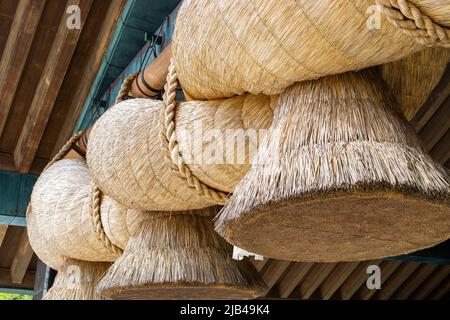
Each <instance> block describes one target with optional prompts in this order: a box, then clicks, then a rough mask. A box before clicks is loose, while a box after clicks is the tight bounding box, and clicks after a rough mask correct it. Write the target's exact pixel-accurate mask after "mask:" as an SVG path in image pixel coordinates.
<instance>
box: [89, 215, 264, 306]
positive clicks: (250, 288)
mask: <svg viewBox="0 0 450 320" xmlns="http://www.w3.org/2000/svg"><path fill="white" fill-rule="evenodd" d="M215 213H217V209H215V208H208V209H203V210H197V211H191V212H172V213H163V212H160V213H158V212H149V213H146V214H144V213H140V214H138V216H139V218H140V219H141V220H140V223H138V224H137V226H138V227H137V228H136V230H135V232H134V233H133V234H132V236H131V238H130V241H129V242H128V245H127V247H126V249H125V251H124V254H123V255H122V257H120V258H119V259H118V260H117V261H116V262H115V263H114V264H113V266H112V267H111V268H110V269H109V270H108V272H107V273H106V275H105V277H104V278H103V279H102V280H101V281H100V283H99V285H98V289H99V292H101V293H102V295H104V296H106V297H109V298H113V299H250V298H256V297H258V296H260V295H261V294H262V293H263V292H264V290H265V285H264V283H263V281H262V280H261V278H260V277H259V275H258V273H257V272H256V271H255V270H254V269H253V267H252V266H251V265H249V263H248V262H247V261H241V262H238V261H235V260H232V258H231V257H232V247H231V246H230V245H229V244H227V243H226V242H225V241H224V240H223V239H222V238H220V237H219V236H218V235H217V234H216V233H215V232H214V230H213V223H212V217H213V215H214V214H215Z"/></svg>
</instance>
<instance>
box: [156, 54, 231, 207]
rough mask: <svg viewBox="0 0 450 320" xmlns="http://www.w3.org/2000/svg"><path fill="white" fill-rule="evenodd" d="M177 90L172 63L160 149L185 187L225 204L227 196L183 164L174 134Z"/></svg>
mask: <svg viewBox="0 0 450 320" xmlns="http://www.w3.org/2000/svg"><path fill="white" fill-rule="evenodd" d="M177 88H178V78H177V73H176V71H175V65H174V63H173V61H171V62H170V66H169V72H168V74H167V83H166V90H165V91H166V92H165V94H164V98H163V110H162V125H163V128H162V134H161V138H162V148H163V151H164V152H165V154H166V158H168V160H169V161H170V162H171V169H172V171H173V172H174V173H176V174H177V175H178V176H180V177H181V178H183V179H185V180H186V181H187V185H188V186H189V187H190V188H192V189H195V191H196V192H197V193H198V194H199V195H202V196H206V197H209V198H211V199H212V200H213V201H214V203H216V204H225V203H226V202H227V200H228V195H227V194H226V193H224V192H222V191H219V190H215V189H213V188H211V187H209V186H208V185H206V184H204V183H202V182H201V181H200V180H199V179H198V178H197V177H196V176H195V175H194V174H193V173H192V171H191V169H189V167H188V166H187V165H186V164H185V163H184V160H183V157H182V155H181V154H180V150H179V146H178V141H177V137H176V132H175V109H176V106H177V103H176V96H177Z"/></svg>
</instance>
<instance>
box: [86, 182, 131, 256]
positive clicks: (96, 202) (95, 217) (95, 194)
mask: <svg viewBox="0 0 450 320" xmlns="http://www.w3.org/2000/svg"><path fill="white" fill-rule="evenodd" d="M101 195H102V192H101V190H100V189H99V187H97V186H96V185H94V184H93V185H92V192H91V196H92V210H91V221H92V226H93V228H94V232H95V234H96V236H97V238H98V239H99V240H100V241H101V242H102V243H103V245H104V246H105V247H106V248H108V249H109V250H111V252H112V253H113V254H114V255H115V256H116V257H119V256H121V255H122V253H123V250H122V249H121V248H119V247H118V246H116V245H115V244H113V243H112V242H111V240H110V239H109V238H108V236H107V235H106V232H105V229H104V228H103V223H102V219H101V214H100V205H101Z"/></svg>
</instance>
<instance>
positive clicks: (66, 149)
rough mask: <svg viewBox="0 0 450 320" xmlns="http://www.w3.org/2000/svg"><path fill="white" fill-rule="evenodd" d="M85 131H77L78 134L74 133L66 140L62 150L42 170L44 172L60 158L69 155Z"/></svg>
mask: <svg viewBox="0 0 450 320" xmlns="http://www.w3.org/2000/svg"><path fill="white" fill-rule="evenodd" d="M83 133H84V132H83V131H80V132H77V133H76V134H74V135H73V136H72V138H70V139H69V140H68V141H67V142H66V144H65V145H63V146H62V148H61V150H59V152H58V153H57V154H56V155H55V156H54V157H53V159H52V160H51V161H50V162H49V163H48V164H47V165H46V166H45V168H44V170H43V171H42V172H44V171H45V170H47V169H48V168H49V167H51V166H52V165H54V164H55V163H56V162H58V161H59V160H61V159H62V158H64V157H65V156H66V155H67V153H68V152H69V151H70V150H71V149H72V146H73V145H74V144H75V143H77V141H78V140H80V138H81V137H82V136H83Z"/></svg>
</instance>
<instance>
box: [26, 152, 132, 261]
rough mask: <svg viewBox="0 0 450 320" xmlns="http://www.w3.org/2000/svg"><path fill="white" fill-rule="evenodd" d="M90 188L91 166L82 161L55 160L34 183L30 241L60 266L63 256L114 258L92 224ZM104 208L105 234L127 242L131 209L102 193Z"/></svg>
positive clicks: (46, 258) (117, 241)
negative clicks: (128, 217)
mask: <svg viewBox="0 0 450 320" xmlns="http://www.w3.org/2000/svg"><path fill="white" fill-rule="evenodd" d="M91 192H92V183H91V179H90V176H89V172H88V169H87V165H86V163H85V162H84V161H80V160H61V161H58V162H56V163H55V164H53V165H52V166H50V167H49V168H48V169H47V170H45V171H44V172H43V173H42V174H41V176H40V177H39V179H38V181H37V182H36V184H35V186H34V189H33V193H32V195H31V210H29V212H28V215H27V216H28V217H27V227H28V232H29V236H30V243H31V245H32V247H33V249H34V250H35V252H36V253H37V255H38V256H39V257H40V258H41V259H42V260H43V261H44V262H45V263H47V264H49V265H50V266H52V267H54V268H55V269H57V270H59V266H60V265H61V259H62V257H67V258H72V259H77V260H83V261H115V259H116V254H115V253H114V252H112V251H111V249H110V248H109V247H106V246H105V244H104V242H102V241H101V240H99V238H98V237H97V234H96V232H95V230H94V227H93V225H92V198H91V196H92V195H91ZM100 212H101V220H102V224H103V227H104V230H105V232H106V235H107V238H108V239H110V240H111V241H112V242H113V243H114V244H115V245H117V246H119V247H122V248H123V247H125V245H126V243H127V241H128V238H129V226H128V225H127V221H126V220H127V219H126V217H127V215H128V213H129V212H131V210H127V209H126V208H124V207H122V206H120V205H119V204H118V203H116V202H115V201H114V200H112V199H110V198H108V197H104V198H103V201H102V203H101V207H100ZM130 223H131V222H130Z"/></svg>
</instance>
